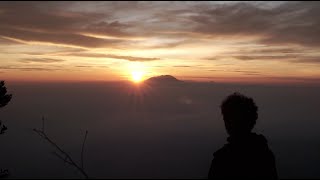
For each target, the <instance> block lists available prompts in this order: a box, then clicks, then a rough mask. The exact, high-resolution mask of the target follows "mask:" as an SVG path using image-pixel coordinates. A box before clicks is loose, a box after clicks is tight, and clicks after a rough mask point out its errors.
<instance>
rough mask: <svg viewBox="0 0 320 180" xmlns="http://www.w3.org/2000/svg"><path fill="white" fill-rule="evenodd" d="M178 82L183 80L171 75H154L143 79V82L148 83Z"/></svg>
mask: <svg viewBox="0 0 320 180" xmlns="http://www.w3.org/2000/svg"><path fill="white" fill-rule="evenodd" d="M180 82H183V81H181V80H178V79H177V78H175V77H173V76H171V75H161V76H154V77H151V78H149V79H147V80H145V83H148V84H173V83H180Z"/></svg>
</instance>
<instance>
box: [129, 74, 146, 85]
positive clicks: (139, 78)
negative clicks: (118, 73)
mask: <svg viewBox="0 0 320 180" xmlns="http://www.w3.org/2000/svg"><path fill="white" fill-rule="evenodd" d="M143 74H144V73H143V72H142V71H133V72H131V75H132V77H131V78H132V81H133V82H135V83H140V82H141V81H142V79H143Z"/></svg>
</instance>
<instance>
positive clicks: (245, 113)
mask: <svg viewBox="0 0 320 180" xmlns="http://www.w3.org/2000/svg"><path fill="white" fill-rule="evenodd" d="M221 112H222V115H223V119H224V121H225V125H226V129H227V131H228V132H229V134H230V133H233V132H248V131H251V130H252V129H253V127H254V125H255V124H256V121H257V119H258V107H257V106H256V104H255V102H254V101H253V99H252V98H249V97H246V96H244V95H242V94H240V93H238V92H235V93H233V94H231V95H229V96H228V97H227V98H226V99H225V100H224V101H223V102H222V104H221Z"/></svg>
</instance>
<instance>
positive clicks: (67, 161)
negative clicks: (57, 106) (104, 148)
mask: <svg viewBox="0 0 320 180" xmlns="http://www.w3.org/2000/svg"><path fill="white" fill-rule="evenodd" d="M43 121H44V118H43ZM43 129H44V126H43ZM33 131H34V132H36V133H37V134H38V135H39V136H40V137H42V138H43V139H45V140H46V141H47V142H49V143H50V144H51V145H52V146H54V147H55V148H56V149H57V151H58V152H59V153H60V154H62V155H63V156H64V157H65V158H63V156H61V155H60V154H58V153H56V152H55V153H54V154H55V155H56V156H57V157H58V158H59V159H61V160H63V161H64V162H66V163H68V164H70V165H72V166H74V167H76V168H77V170H78V171H80V172H81V174H82V175H83V176H84V177H85V178H86V179H88V178H89V177H88V175H87V173H86V172H85V171H84V169H83V159H81V167H80V166H78V164H77V163H75V162H74V160H73V159H72V158H71V157H70V155H69V154H68V153H66V152H65V151H64V150H62V149H61V148H60V147H59V146H58V145H57V144H56V143H55V142H53V141H52V140H51V139H50V138H49V137H48V136H47V134H46V133H45V132H44V131H43V130H38V129H33ZM87 134H88V132H87V131H86V136H85V139H84V142H83V145H82V153H81V155H82V156H83V147H84V143H85V140H86V137H87Z"/></svg>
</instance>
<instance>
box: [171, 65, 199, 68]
mask: <svg viewBox="0 0 320 180" xmlns="http://www.w3.org/2000/svg"><path fill="white" fill-rule="evenodd" d="M172 67H177V68H189V67H194V66H186V65H177V66H172Z"/></svg>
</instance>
